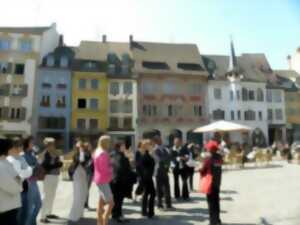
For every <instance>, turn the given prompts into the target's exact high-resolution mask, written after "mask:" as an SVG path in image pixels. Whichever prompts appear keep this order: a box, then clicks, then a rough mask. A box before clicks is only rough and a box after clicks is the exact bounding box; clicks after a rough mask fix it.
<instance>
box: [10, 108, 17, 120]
mask: <svg viewBox="0 0 300 225" xmlns="http://www.w3.org/2000/svg"><path fill="white" fill-rule="evenodd" d="M15 117H16V115H15V109H14V108H11V109H10V119H15Z"/></svg>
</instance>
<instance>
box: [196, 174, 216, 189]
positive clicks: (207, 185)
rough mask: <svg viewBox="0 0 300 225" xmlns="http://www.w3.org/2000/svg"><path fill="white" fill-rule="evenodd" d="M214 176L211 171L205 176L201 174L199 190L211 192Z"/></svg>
mask: <svg viewBox="0 0 300 225" xmlns="http://www.w3.org/2000/svg"><path fill="white" fill-rule="evenodd" d="M212 181H213V177H212V174H211V173H210V172H208V173H206V174H205V175H204V176H203V177H201V174H200V187H199V192H200V193H203V194H210V193H211V190H212Z"/></svg>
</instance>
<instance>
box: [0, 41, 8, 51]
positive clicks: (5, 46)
mask: <svg viewBox="0 0 300 225" xmlns="http://www.w3.org/2000/svg"><path fill="white" fill-rule="evenodd" d="M10 45H11V41H10V40H8V39H1V40H0V50H9V49H10Z"/></svg>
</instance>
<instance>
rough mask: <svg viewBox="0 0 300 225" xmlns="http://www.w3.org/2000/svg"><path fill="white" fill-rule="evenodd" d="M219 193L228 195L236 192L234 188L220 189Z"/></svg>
mask: <svg viewBox="0 0 300 225" xmlns="http://www.w3.org/2000/svg"><path fill="white" fill-rule="evenodd" d="M220 193H221V194H228V195H232V194H238V192H237V191H234V190H222V191H221V192H220Z"/></svg>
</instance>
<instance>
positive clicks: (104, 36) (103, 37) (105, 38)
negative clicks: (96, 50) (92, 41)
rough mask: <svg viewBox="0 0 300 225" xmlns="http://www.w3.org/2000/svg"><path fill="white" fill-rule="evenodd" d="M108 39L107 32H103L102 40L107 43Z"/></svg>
mask: <svg viewBox="0 0 300 225" xmlns="http://www.w3.org/2000/svg"><path fill="white" fill-rule="evenodd" d="M106 41H107V37H106V34H103V35H102V42H103V43H106Z"/></svg>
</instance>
